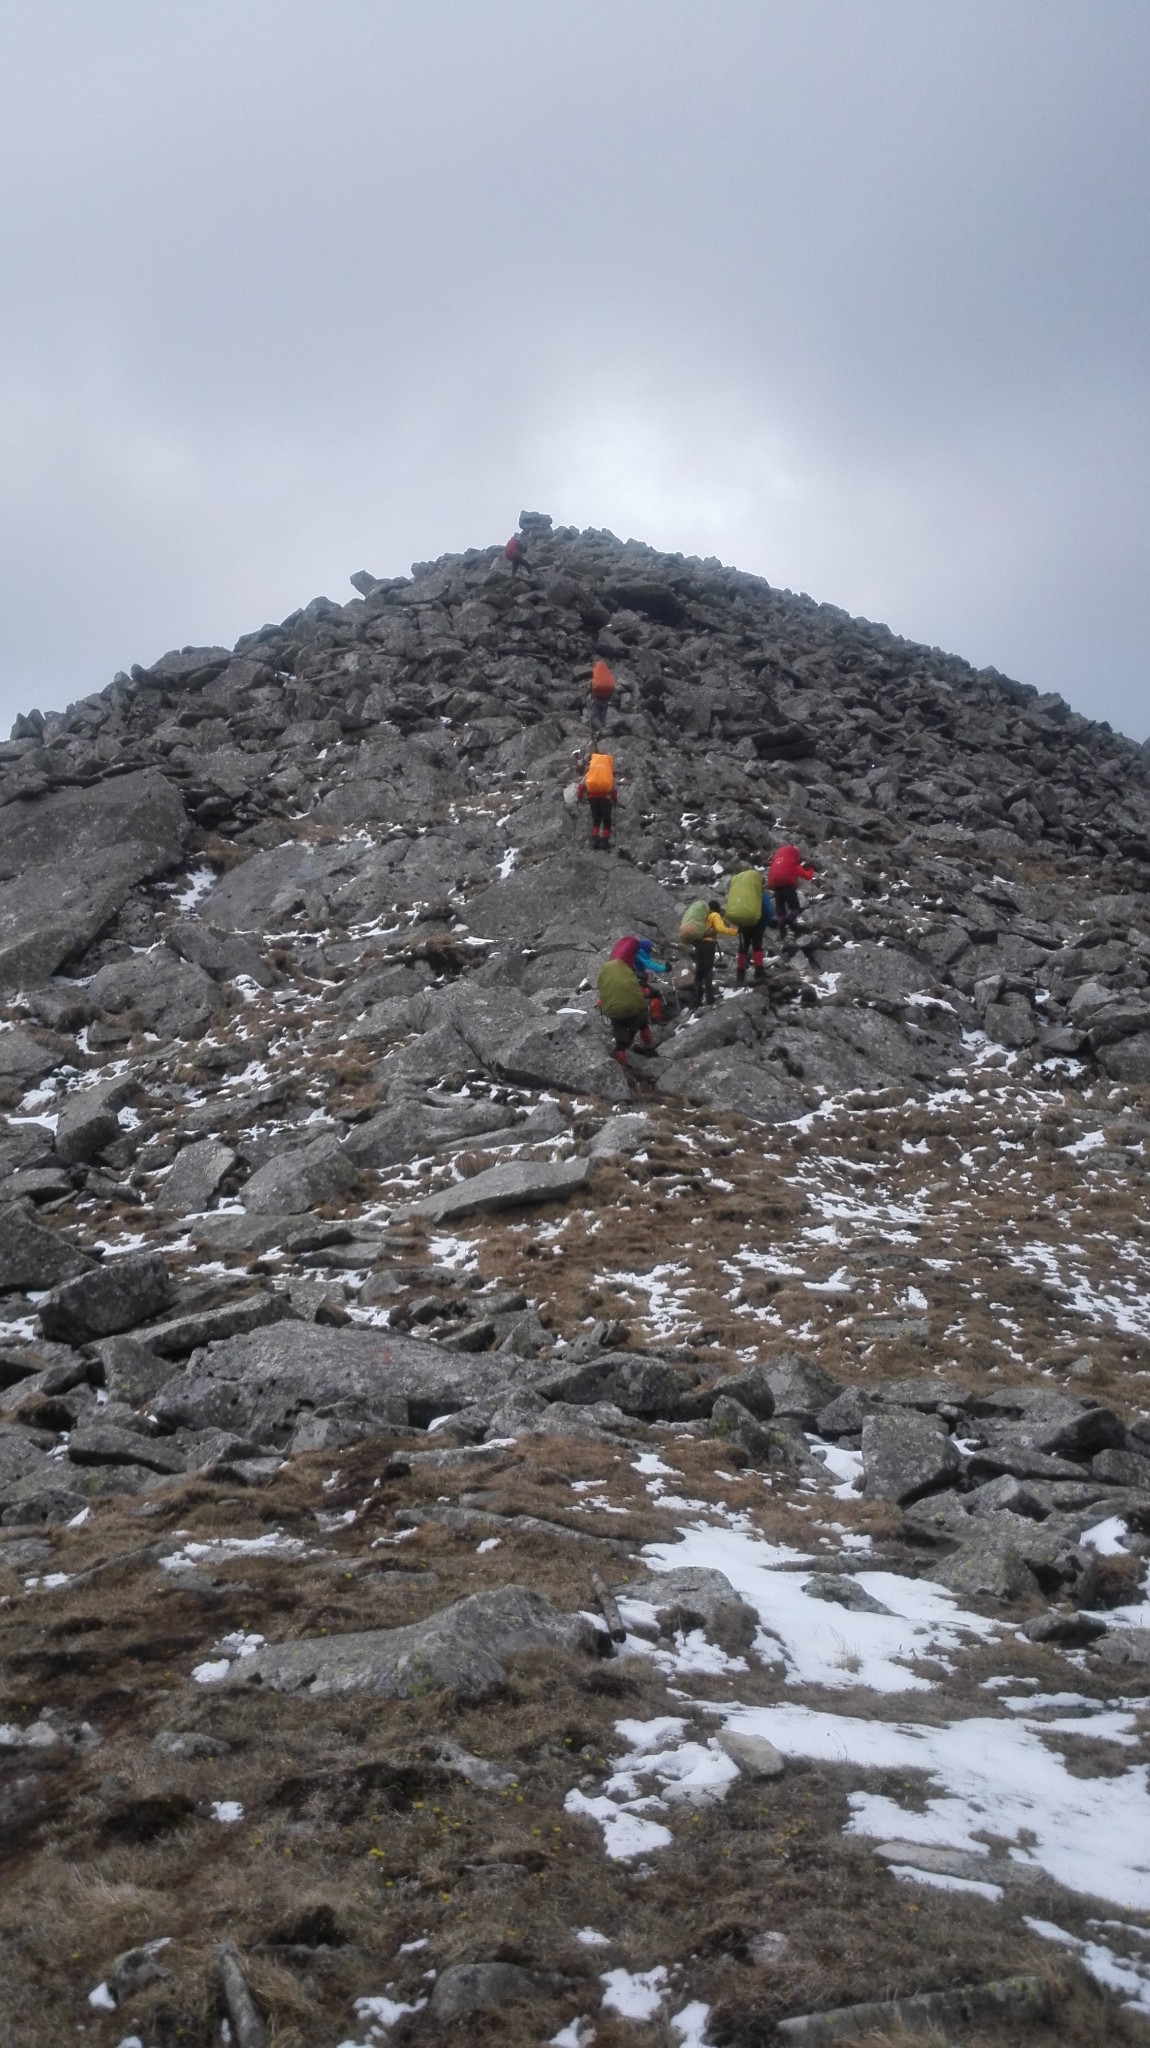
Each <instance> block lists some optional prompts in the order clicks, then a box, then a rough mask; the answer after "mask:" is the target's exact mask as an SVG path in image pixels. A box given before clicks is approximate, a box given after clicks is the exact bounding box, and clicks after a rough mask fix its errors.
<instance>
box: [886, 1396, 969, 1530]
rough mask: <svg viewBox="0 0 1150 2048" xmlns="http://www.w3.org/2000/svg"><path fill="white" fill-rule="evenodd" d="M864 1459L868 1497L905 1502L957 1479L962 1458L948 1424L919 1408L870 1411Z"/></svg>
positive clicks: (932, 1491) (899, 1502)
mask: <svg viewBox="0 0 1150 2048" xmlns="http://www.w3.org/2000/svg"><path fill="white" fill-rule="evenodd" d="M862 1458H863V1492H864V1494H865V1495H866V1498H867V1499H868V1500H889V1501H894V1502H896V1503H897V1504H898V1506H900V1507H901V1506H902V1505H903V1504H904V1503H905V1502H907V1501H913V1500H918V1499H919V1498H920V1497H921V1496H922V1495H923V1494H925V1493H934V1492H936V1491H937V1490H938V1488H939V1487H943V1486H947V1485H949V1484H951V1483H952V1482H953V1481H954V1480H955V1479H957V1477H958V1473H959V1467H960V1462H961V1461H960V1459H959V1455H958V1452H957V1451H956V1449H955V1447H954V1445H953V1444H952V1443H951V1441H950V1438H949V1437H948V1435H947V1433H946V1430H945V1429H944V1427H943V1425H942V1424H941V1423H940V1422H938V1421H937V1420H936V1419H935V1417H934V1416H933V1415H920V1414H919V1413H918V1411H917V1409H913V1408H911V1409H903V1410H902V1411H901V1412H900V1413H899V1414H896V1415H870V1416H868V1417H867V1420H866V1421H865V1422H864V1423H863V1431H862Z"/></svg>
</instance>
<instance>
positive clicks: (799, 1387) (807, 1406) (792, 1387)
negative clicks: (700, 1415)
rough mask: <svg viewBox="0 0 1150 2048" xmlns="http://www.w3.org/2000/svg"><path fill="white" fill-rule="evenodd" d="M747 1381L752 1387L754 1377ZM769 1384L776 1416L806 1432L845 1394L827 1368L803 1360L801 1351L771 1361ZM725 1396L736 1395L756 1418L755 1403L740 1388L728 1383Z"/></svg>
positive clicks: (767, 1373)
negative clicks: (788, 1417) (821, 1414)
mask: <svg viewBox="0 0 1150 2048" xmlns="http://www.w3.org/2000/svg"><path fill="white" fill-rule="evenodd" d="M760 1370H761V1369H760ZM742 1377H744V1376H743V1375H740V1378H742ZM745 1377H746V1379H747V1381H748V1383H750V1382H751V1381H752V1379H753V1377H754V1375H753V1374H750V1373H749V1374H747V1375H746V1376H745ZM766 1381H767V1385H768V1387H769V1388H770V1391H771V1393H772V1395H773V1396H774V1402H775V1407H774V1412H775V1414H776V1415H778V1416H779V1417H782V1416H790V1417H791V1418H792V1419H793V1420H794V1421H795V1422H800V1423H801V1424H802V1426H803V1428H804V1429H813V1428H814V1426H815V1418H816V1416H817V1415H818V1413H819V1411H820V1409H823V1408H825V1407H827V1406H828V1404H829V1403H830V1402H831V1401H834V1400H837V1398H838V1396H839V1395H840V1394H841V1393H842V1392H843V1385H842V1381H841V1380H836V1378H835V1376H834V1374H833V1373H830V1372H827V1370H826V1368H825V1366H821V1365H817V1364H816V1363H815V1360H814V1359H813V1358H804V1357H803V1356H802V1353H801V1352H798V1351H780V1352H779V1353H778V1356H777V1357H775V1358H772V1359H771V1360H770V1362H769V1364H768V1366H767V1369H766ZM755 1383H756V1384H757V1380H756V1381H755ZM723 1392H724V1394H734V1395H735V1396H736V1397H737V1399H739V1400H741V1401H743V1402H744V1403H745V1405H746V1406H747V1407H748V1408H751V1409H753V1410H754V1411H755V1413H756V1414H757V1413H758V1412H759V1411H758V1409H756V1408H755V1403H754V1401H753V1400H748V1399H747V1396H746V1394H745V1393H741V1392H740V1391H739V1388H738V1387H737V1386H734V1385H732V1384H730V1383H729V1382H726V1381H725V1382H724V1384H723Z"/></svg>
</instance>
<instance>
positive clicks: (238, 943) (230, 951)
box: [164, 917, 275, 988]
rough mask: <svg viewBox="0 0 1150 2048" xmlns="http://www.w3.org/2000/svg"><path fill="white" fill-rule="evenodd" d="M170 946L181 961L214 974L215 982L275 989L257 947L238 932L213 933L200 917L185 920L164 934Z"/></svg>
mask: <svg viewBox="0 0 1150 2048" xmlns="http://www.w3.org/2000/svg"><path fill="white" fill-rule="evenodd" d="M164 938H165V940H166V942H167V944H168V945H169V946H170V947H171V949H172V951H173V953H178V954H179V956H180V959H181V960H189V961H191V963H192V965H193V966H194V967H201V968H202V969H203V971H204V973H205V974H210V975H211V977H212V980H213V981H238V980H239V979H240V978H241V977H243V978H244V979H246V980H248V981H254V982H255V983H256V985H257V987H259V988H271V986H272V984H273V982H274V980H275V976H274V975H273V973H272V971H271V968H270V967H269V966H268V964H267V962H266V961H265V960H264V958H263V956H262V955H261V954H260V953H257V951H256V949H255V947H254V946H253V945H251V944H250V943H249V941H248V940H247V939H245V938H242V937H241V936H240V935H239V933H238V932H225V933H223V934H221V933H219V932H213V931H209V929H208V927H207V925H205V924H201V922H200V920H199V918H198V917H184V918H181V919H180V920H179V922H178V924H170V925H169V926H168V929H167V931H166V932H165V933H164Z"/></svg>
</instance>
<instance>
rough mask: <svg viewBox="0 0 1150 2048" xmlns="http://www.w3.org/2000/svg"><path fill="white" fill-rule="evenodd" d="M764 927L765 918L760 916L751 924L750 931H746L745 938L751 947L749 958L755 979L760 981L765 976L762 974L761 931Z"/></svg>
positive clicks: (763, 930) (765, 925) (762, 931)
mask: <svg viewBox="0 0 1150 2048" xmlns="http://www.w3.org/2000/svg"><path fill="white" fill-rule="evenodd" d="M766 928H767V920H766V918H765V917H760V919H759V921H758V924H756V925H752V926H751V929H750V931H749V932H748V933H747V939H748V942H749V944H750V948H751V959H752V961H753V963H754V969H755V980H756V981H762V980H763V979H764V978H765V977H764V975H763V933H764V932H765V930H766Z"/></svg>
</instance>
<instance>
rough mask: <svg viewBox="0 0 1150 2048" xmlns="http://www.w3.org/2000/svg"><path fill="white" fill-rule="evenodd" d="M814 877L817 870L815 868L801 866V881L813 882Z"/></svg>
mask: <svg viewBox="0 0 1150 2048" xmlns="http://www.w3.org/2000/svg"><path fill="white" fill-rule="evenodd" d="M814 879H815V871H814V869H813V868H800V869H799V880H800V882H813V881H814Z"/></svg>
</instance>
